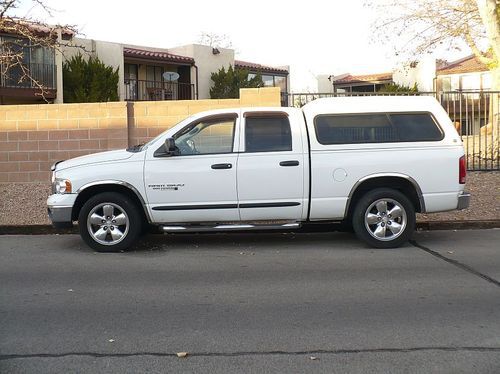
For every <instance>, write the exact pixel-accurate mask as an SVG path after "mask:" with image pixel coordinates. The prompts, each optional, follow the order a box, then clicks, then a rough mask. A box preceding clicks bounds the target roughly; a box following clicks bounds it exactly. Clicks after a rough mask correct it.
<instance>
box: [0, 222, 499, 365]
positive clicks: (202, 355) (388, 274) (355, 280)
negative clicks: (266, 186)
mask: <svg viewBox="0 0 500 374" xmlns="http://www.w3.org/2000/svg"><path fill="white" fill-rule="evenodd" d="M498 243H500V230H474V231H458V232H454V231H433V232H418V233H416V234H415V236H414V241H413V242H412V244H408V245H407V246H406V247H404V248H400V249H390V250H381V249H370V248H367V247H365V246H364V245H363V244H361V243H360V242H359V241H357V240H356V239H355V238H354V236H353V235H351V234H348V233H309V234H291V233H290V234H276V233H253V234H204V235H186V234H177V235H170V236H151V237H148V238H146V240H145V241H143V242H142V243H141V244H140V245H139V246H138V247H137V248H136V250H134V251H131V252H127V253H117V254H98V253H94V252H92V251H91V250H89V249H88V248H87V247H85V246H84V244H83V243H82V241H81V240H80V238H79V237H78V236H74V235H47V236H0V372H1V373H4V372H5V373H17V372H20V373H21V372H22V373H67V372H75V373H76V372H82V373H83V372H100V373H129V372H130V373H136V372H162V373H165V372H171V373H180V372H203V373H209V372H217V373H236V372H249V373H267V372H269V373H275V372H283V373H305V372H319V373H345V372H355V373H360V372H361V373H362V372H367V373H368V372H370V373H373V372H381V373H390V372H394V373H401V372H412V373H413V372H415V373H432V372H439V373H442V372H444V373H471V372H474V373H493V372H500V283H499V280H500V247H499V245H498ZM177 352H188V356H187V357H186V358H178V357H177V356H176V353H177Z"/></svg>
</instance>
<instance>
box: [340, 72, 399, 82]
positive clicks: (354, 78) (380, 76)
mask: <svg viewBox="0 0 500 374" xmlns="http://www.w3.org/2000/svg"><path fill="white" fill-rule="evenodd" d="M380 81H392V73H377V74H366V75H351V74H348V75H347V76H344V77H342V78H339V79H335V77H333V84H338V83H372V82H380Z"/></svg>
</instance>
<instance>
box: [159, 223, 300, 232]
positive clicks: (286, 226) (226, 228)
mask: <svg viewBox="0 0 500 374" xmlns="http://www.w3.org/2000/svg"><path fill="white" fill-rule="evenodd" d="M301 226H302V224H301V223H285V224H282V225H262V224H260V225H258V224H256V225H253V224H252V225H250V224H239V225H215V226H209V225H200V226H160V228H161V229H162V230H163V231H164V232H168V233H172V232H207V231H239V230H241V231H247V230H291V229H298V228H300V227H301Z"/></svg>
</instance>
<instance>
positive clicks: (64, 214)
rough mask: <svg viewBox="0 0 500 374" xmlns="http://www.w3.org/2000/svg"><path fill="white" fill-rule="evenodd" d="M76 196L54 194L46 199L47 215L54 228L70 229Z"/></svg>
mask: <svg viewBox="0 0 500 374" xmlns="http://www.w3.org/2000/svg"><path fill="white" fill-rule="evenodd" d="M76 196H77V195H76V194H54V195H50V196H49V198H48V199H47V213H48V215H49V219H50V221H51V222H52V225H54V226H55V227H58V228H59V227H60V228H62V227H70V226H72V225H73V220H72V217H71V216H72V212H73V205H74V203H75V200H76Z"/></svg>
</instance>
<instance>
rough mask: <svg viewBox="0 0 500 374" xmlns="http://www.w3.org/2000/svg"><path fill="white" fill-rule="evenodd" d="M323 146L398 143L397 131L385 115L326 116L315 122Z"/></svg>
mask: <svg viewBox="0 0 500 374" xmlns="http://www.w3.org/2000/svg"><path fill="white" fill-rule="evenodd" d="M315 127H316V136H317V138H318V141H319V142H320V143H321V144H345V143H376V142H390V141H396V139H397V134H396V130H395V129H394V128H393V126H392V125H391V122H390V121H389V119H388V118H387V115H385V114H374V115H326V116H318V117H316V120H315Z"/></svg>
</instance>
